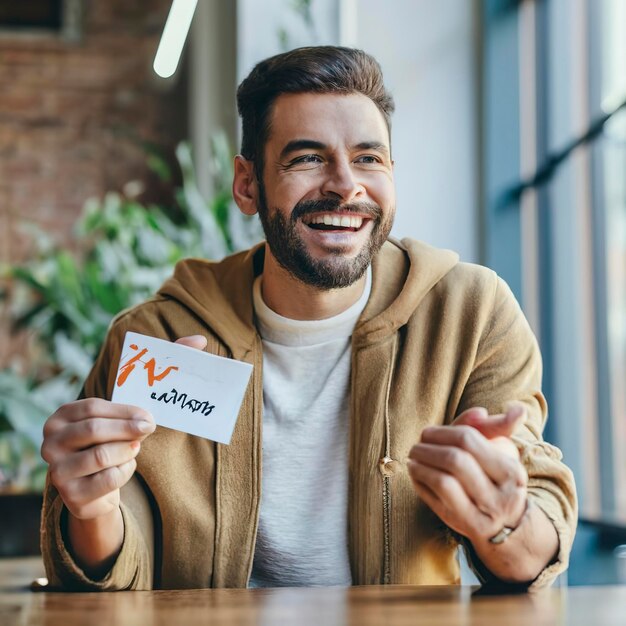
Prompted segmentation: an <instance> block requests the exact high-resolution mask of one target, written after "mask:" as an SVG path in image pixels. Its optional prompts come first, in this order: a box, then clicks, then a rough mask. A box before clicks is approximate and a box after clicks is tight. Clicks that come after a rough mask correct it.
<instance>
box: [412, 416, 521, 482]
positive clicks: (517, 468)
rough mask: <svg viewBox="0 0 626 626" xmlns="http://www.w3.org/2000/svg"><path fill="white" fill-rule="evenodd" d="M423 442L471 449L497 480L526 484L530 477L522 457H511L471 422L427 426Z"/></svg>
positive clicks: (485, 469) (470, 451) (489, 473)
mask: <svg viewBox="0 0 626 626" xmlns="http://www.w3.org/2000/svg"><path fill="white" fill-rule="evenodd" d="M421 443H423V444H433V445H436V446H454V447H457V448H460V449H461V450H465V451H466V452H469V454H471V455H472V456H473V457H474V458H475V459H476V461H477V462H478V464H479V465H480V467H481V468H482V469H483V470H484V472H485V473H486V474H487V476H488V477H489V478H490V479H491V480H492V481H493V482H494V483H496V484H504V483H507V482H515V483H516V484H519V485H525V484H526V480H527V477H526V474H525V472H524V469H523V467H522V465H521V463H520V462H519V460H518V459H517V458H511V456H509V455H508V454H505V453H503V452H502V450H500V449H498V448H496V447H495V446H493V445H492V444H491V442H490V441H489V440H488V439H486V438H485V437H484V436H483V435H482V434H481V433H479V432H478V431H477V430H476V429H475V428H473V427H471V426H453V427H451V426H434V427H429V428H425V429H424V430H423V431H422V440H421ZM418 445H419V444H418ZM412 451H413V450H412ZM412 451H411V452H412ZM516 454H517V453H516ZM410 456H411V454H410Z"/></svg>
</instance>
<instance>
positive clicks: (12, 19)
mask: <svg viewBox="0 0 626 626" xmlns="http://www.w3.org/2000/svg"><path fill="white" fill-rule="evenodd" d="M62 8H63V2H62V0H28V2H24V1H23V0H22V1H21V2H3V3H1V4H0V27H2V28H3V29H6V28H10V29H12V30H14V29H28V30H32V29H46V30H60V29H61V26H62Z"/></svg>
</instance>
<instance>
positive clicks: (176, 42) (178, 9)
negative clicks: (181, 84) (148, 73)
mask: <svg viewBox="0 0 626 626" xmlns="http://www.w3.org/2000/svg"><path fill="white" fill-rule="evenodd" d="M197 4H198V0H174V2H173V3H172V8H171V9H170V14H169V15H168V16H167V22H165V28H164V29H163V35H162V36H161V41H160V43H159V49H158V50H157V53H156V57H155V58H154V71H155V72H156V73H157V74H158V75H159V76H161V77H162V78H169V77H170V76H172V75H173V74H174V72H175V71H176V68H177V67H178V62H179V61H180V55H181V53H182V51H183V46H184V45H185V40H186V39H187V33H188V32H189V27H190V26H191V20H192V19H193V14H194V12H195V10H196V5H197Z"/></svg>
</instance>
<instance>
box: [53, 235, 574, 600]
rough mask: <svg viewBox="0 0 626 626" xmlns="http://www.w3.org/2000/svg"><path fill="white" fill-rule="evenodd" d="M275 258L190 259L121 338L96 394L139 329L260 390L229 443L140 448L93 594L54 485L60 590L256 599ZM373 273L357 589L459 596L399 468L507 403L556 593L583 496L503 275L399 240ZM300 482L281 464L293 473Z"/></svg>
mask: <svg viewBox="0 0 626 626" xmlns="http://www.w3.org/2000/svg"><path fill="white" fill-rule="evenodd" d="M263 254H264V246H263V245H261V246H258V247H256V248H254V249H252V250H250V251H248V252H244V253H240V254H236V255H233V256H231V257H228V258H227V259H225V260H223V261H222V262H219V263H213V262H208V261H204V260H193V259H191V260H186V261H183V262H181V263H179V264H178V265H177V266H176V269H175V272H174V276H173V277H172V278H170V279H169V280H168V281H167V282H166V283H165V284H164V285H163V287H162V288H161V289H160V290H159V292H158V293H157V295H156V296H155V297H154V298H152V299H150V300H149V301H147V302H145V303H144V304H141V305H139V306H137V307H135V308H133V309H131V310H129V311H126V312H124V313H123V314H121V315H120V316H118V318H117V319H116V320H115V322H114V323H113V325H112V327H111V329H110V332H109V334H108V336H107V339H106V342H105V344H104V346H103V348H102V351H101V353H100V356H99V357H98V360H97V361H96V363H95V365H94V368H93V370H92V372H91V373H90V375H89V377H88V378H87V380H86V382H85V386H84V390H83V395H84V396H85V397H92V396H97V397H101V398H107V399H108V398H110V397H111V392H112V388H113V383H114V379H115V374H116V370H117V365H118V361H119V357H120V351H121V347H122V343H123V339H124V334H125V333H126V331H129V330H132V331H136V332H139V333H144V334H148V335H152V336H155V337H160V338H164V339H169V340H175V339H177V338H179V337H182V336H186V335H194V334H201V335H204V336H206V337H207V338H208V346H207V348H206V349H207V351H209V352H212V353H214V354H218V355H222V356H228V357H232V358H234V359H238V360H241V361H246V362H248V363H251V364H253V366H254V371H253V376H252V378H251V382H250V384H249V386H248V389H247V392H246V395H245V398H244V402H243V406H242V408H241V412H240V415H239V418H238V421H237V425H236V427H235V431H234V434H233V438H232V441H231V443H230V445H228V446H227V445H222V444H216V443H214V442H212V441H207V440H205V439H201V438H198V437H193V436H190V435H187V434H184V433H181V432H177V431H173V430H169V429H165V428H160V427H159V428H157V430H156V431H155V433H154V434H153V435H151V436H150V437H149V438H148V439H146V441H145V442H144V443H143V445H142V450H141V452H140V454H139V456H138V459H137V461H138V467H137V472H136V474H135V477H134V478H133V479H132V480H131V481H130V483H129V484H128V485H127V486H126V487H125V488H124V489H123V490H122V513H123V518H124V523H125V535H124V542H123V546H122V550H121V553H120V554H119V556H118V558H117V561H116V563H115V565H114V566H113V568H112V570H111V571H110V572H109V574H108V575H107V576H106V577H105V578H104V579H102V580H100V581H93V580H90V579H89V578H88V577H87V576H85V574H84V573H83V572H82V571H81V570H80V568H79V567H77V565H76V564H75V562H74V561H73V559H72V557H71V555H70V553H69V552H68V550H67V549H66V547H65V544H64V541H63V537H64V531H63V527H64V517H65V513H64V509H63V504H62V502H61V499H60V498H59V496H58V494H57V493H56V491H55V489H54V488H53V487H51V486H48V488H47V489H46V493H45V501H44V509H43V512H42V550H43V555H44V561H45V565H46V570H47V574H48V578H49V580H50V583H51V585H53V586H58V587H62V588H65V589H75V590H97V589H103V590H113V589H150V588H164V589H174V588H202V587H245V586H246V584H247V582H248V578H249V575H250V571H251V567H252V560H253V555H254V546H255V538H256V529H257V523H258V516H259V504H260V499H261V469H262V407H263V399H262V393H263V386H262V371H261V370H262V347H261V340H260V338H259V336H258V334H257V332H256V328H255V324H254V319H253V316H254V311H253V305H252V283H253V280H254V278H255V276H256V275H258V274H259V273H260V272H261V271H262V267H263ZM372 268H373V283H372V293H371V296H370V299H369V302H368V304H367V306H366V308H365V310H364V311H363V314H362V316H361V319H360V320H359V322H358V323H357V325H356V327H355V329H354V333H353V336H352V369H351V401H350V435H349V437H350V443H349V459H348V463H349V498H348V503H347V504H348V519H349V554H350V565H351V570H352V578H353V582H354V584H359V585H363V584H381V583H411V584H429V585H436V584H458V583H459V567H458V563H457V559H456V547H457V538H456V537H455V535H454V534H453V533H451V532H450V531H449V530H448V529H447V528H446V527H445V526H444V524H443V523H442V522H441V521H440V520H439V519H438V518H437V517H436V516H435V515H434V514H433V513H432V512H431V510H430V509H429V508H428V507H427V506H426V505H425V504H423V503H422V502H421V501H420V499H419V498H418V497H417V495H416V493H415V491H414V489H413V487H412V484H411V481H410V479H409V476H408V473H407V471H406V466H405V460H406V458H407V455H408V452H409V449H410V448H411V446H412V445H413V444H414V443H416V442H417V441H418V440H419V437H420V433H421V431H422V429H423V428H424V427H425V426H427V425H432V424H446V423H450V422H451V421H452V420H453V419H454V418H455V417H456V416H457V415H459V414H460V413H461V412H462V411H464V410H465V409H467V408H469V407H473V406H484V407H486V408H487V409H488V410H489V412H490V413H498V412H502V411H503V410H504V409H505V405H506V403H507V402H508V401H511V400H518V401H521V402H523V403H524V404H525V405H526V407H527V409H528V419H527V422H526V424H525V425H524V426H522V427H520V428H519V431H518V432H517V433H516V434H515V436H514V437H513V439H514V441H515V443H516V445H517V446H518V448H519V450H520V453H521V459H522V462H523V464H524V466H525V467H526V469H527V471H528V474H529V495H530V497H531V498H532V499H533V501H534V502H535V503H536V504H537V505H538V506H539V507H541V509H543V511H544V512H545V513H546V514H547V516H548V517H549V518H550V519H551V520H552V522H553V523H554V526H555V528H556V530H557V532H558V535H559V541H560V549H559V554H558V558H557V561H556V562H555V563H553V564H551V565H550V566H549V567H547V568H546V570H544V572H543V573H542V574H541V575H540V576H539V578H538V579H537V580H536V581H535V583H534V586H535V587H539V586H543V585H545V584H547V583H549V582H550V581H551V580H553V579H554V577H555V576H556V575H557V574H558V573H559V572H561V571H562V570H564V569H565V568H566V566H567V562H568V556H569V551H570V548H571V544H572V541H573V536H574V530H575V525H576V515H577V511H576V496H575V487H574V482H573V479H572V474H571V472H570V471H569V469H568V468H567V467H566V466H565V465H564V464H563V463H562V462H561V460H560V459H561V454H560V452H559V451H558V450H557V449H556V448H554V447H553V446H550V445H548V444H546V443H544V442H543V441H542V439H541V432H542V429H543V425H544V421H545V418H546V403H545V400H544V397H543V396H542V394H541V390H540V389H541V358H540V354H539V349H538V346H537V342H536V340H535V337H534V336H533V334H532V332H531V330H530V328H529V326H528V324H527V322H526V320H525V318H524V316H523V314H522V312H521V310H520V308H519V306H518V304H517V302H516V301H515V298H514V297H513V295H512V294H511V292H510V290H509V288H508V287H507V286H506V284H505V283H504V282H503V281H502V280H501V279H499V278H498V277H497V275H496V274H495V273H494V272H492V271H491V270H488V269H486V268H483V267H480V266H476V265H470V264H466V263H459V262H458V257H457V255H456V254H454V253H452V252H449V251H445V250H437V249H435V248H432V247H430V246H427V245H425V244H423V243H419V242H416V241H412V240H403V241H402V242H398V241H389V242H387V243H386V244H385V245H384V246H383V248H382V250H381V252H380V253H379V254H378V255H377V257H376V258H375V259H374V261H373V264H372ZM382 459H387V461H386V462H382V461H381V460H382ZM389 459H391V460H389ZM295 469H296V468H294V467H293V466H292V465H291V463H290V457H289V451H288V450H286V451H285V461H284V471H285V476H288V475H289V473H290V472H292V471H295ZM332 488H333V478H332V476H329V477H328V489H329V490H331V489H332ZM483 573H484V572H483Z"/></svg>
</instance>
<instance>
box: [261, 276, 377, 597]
mask: <svg viewBox="0 0 626 626" xmlns="http://www.w3.org/2000/svg"><path fill="white" fill-rule="evenodd" d="M261 279H262V277H259V278H257V279H256V281H255V283H254V309H255V312H256V317H257V327H258V330H259V333H260V335H261V338H262V340H263V473H262V490H261V511H260V518H259V528H258V534H257V541H256V549H255V553H254V564H253V567H252V575H251V578H250V583H249V586H250V587H283V586H290V587H293V586H312V585H325V586H326V585H345V586H347V585H351V584H352V577H351V574H350V562H349V556H348V426H349V399H350V358H351V336H352V331H353V329H354V326H355V324H356V322H357V320H358V318H359V316H360V315H361V312H362V311H363V309H364V308H365V305H366V303H367V300H368V298H369V294H370V290H371V270H370V269H368V272H367V279H366V285H365V289H364V291H363V295H362V296H361V297H360V298H359V300H358V301H357V302H356V303H355V304H353V305H352V306H351V307H350V308H349V309H347V310H346V311H344V312H343V313H340V314H339V315H336V316H334V317H331V318H328V319H324V320H314V321H298V320H292V319H289V318H286V317H282V316H281V315H278V314H277V313H275V312H274V311H272V310H271V309H270V308H269V307H268V306H267V305H266V304H265V302H263V298H262V295H261Z"/></svg>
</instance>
